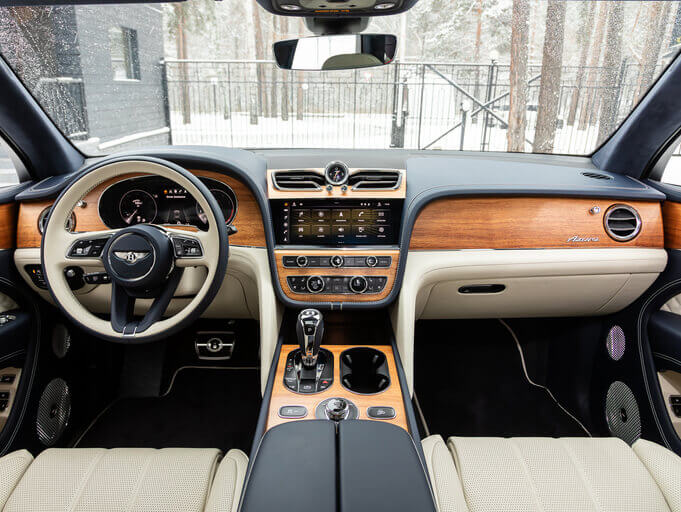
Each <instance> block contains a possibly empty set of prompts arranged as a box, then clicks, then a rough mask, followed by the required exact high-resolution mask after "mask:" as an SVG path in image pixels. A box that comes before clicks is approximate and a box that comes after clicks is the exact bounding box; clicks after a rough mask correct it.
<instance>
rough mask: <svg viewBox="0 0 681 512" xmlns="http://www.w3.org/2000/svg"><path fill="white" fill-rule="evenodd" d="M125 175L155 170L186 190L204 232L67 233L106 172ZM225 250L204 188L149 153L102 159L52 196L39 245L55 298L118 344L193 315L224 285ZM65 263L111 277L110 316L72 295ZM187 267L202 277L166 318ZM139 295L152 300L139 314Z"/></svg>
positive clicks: (167, 330)
mask: <svg viewBox="0 0 681 512" xmlns="http://www.w3.org/2000/svg"><path fill="white" fill-rule="evenodd" d="M131 173H135V174H138V173H142V174H146V175H155V176H161V177H163V178H167V179H169V180H172V181H173V182H175V183H177V185H179V186H180V187H182V188H183V189H185V190H187V192H188V193H189V194H190V195H191V196H192V197H193V198H194V199H195V200H196V201H197V202H198V204H199V206H200V207H201V208H202V209H203V211H204V212H205V215H206V218H207V220H208V230H207V231H198V230H197V231H196V232H193V231H184V230H178V229H172V228H167V227H162V226H158V225H155V224H139V225H135V226H130V227H125V228H122V229H110V230H105V231H93V232H69V231H67V229H66V225H67V221H68V220H69V218H70V217H71V213H72V212H73V210H74V208H75V207H76V206H77V205H78V203H79V202H80V201H81V200H82V199H83V197H84V196H85V195H86V194H87V193H88V192H89V191H91V190H92V189H93V188H95V187H96V186H98V185H100V184H102V183H103V182H105V181H107V180H109V179H111V178H115V177H118V176H121V175H124V174H131ZM77 228H78V226H77V225H76V229H77ZM228 252H229V241H228V233H227V226H226V224H225V218H224V216H223V214H222V211H221V209H220V206H219V205H218V202H217V201H216V200H215V198H214V197H213V195H212V194H211V193H210V192H209V190H208V188H207V187H206V186H205V185H204V184H203V183H201V181H200V180H199V179H198V178H197V177H196V176H194V175H193V174H191V173H190V172H188V171H187V170H186V169H183V168H182V167H179V166H177V165H175V164H173V163H171V162H167V161H164V160H160V159H156V158H147V157H133V158H132V159H131V158H125V159H115V160H108V161H105V162H100V163H97V164H94V165H93V166H91V167H89V168H87V169H85V170H84V171H83V172H82V173H81V174H79V175H78V176H77V177H76V178H75V179H74V180H73V181H72V182H71V183H70V184H69V185H68V186H67V187H66V188H65V189H64V190H63V191H62V193H61V194H60V195H59V197H58V198H57V199H56V201H55V202H54V205H53V206H52V209H51V211H50V214H49V216H48V218H47V222H46V225H45V230H44V234H43V239H42V244H41V260H42V265H43V275H44V277H45V281H46V282H47V286H48V289H49V291H50V294H51V295H52V297H53V298H54V301H55V302H56V303H57V304H58V305H59V307H60V308H61V309H62V311H63V312H64V313H65V314H66V315H67V316H68V317H69V318H70V319H71V320H72V321H73V322H74V323H76V324H77V325H79V326H81V327H83V328H84V329H85V330H87V331H89V332H91V333H92V334H94V335H96V336H98V337H101V338H105V339H108V340H111V341H115V342H120V343H141V342H147V341H153V340H156V339H159V338H163V337H165V336H167V335H169V334H171V333H173V332H176V331H178V330H180V329H182V328H184V327H186V326H188V325H189V324H190V323H191V322H193V321H194V320H195V319H196V318H198V316H199V315H200V314H201V313H203V311H204V310H205V309H206V308H207V307H208V305H209V304H210V303H211V301H212V300H213V298H214V297H215V294H216V293H217V291H218V290H219V288H220V286H221V285H222V282H223V279H224V276H225V271H226V269H227V258H228ZM71 266H77V267H83V268H88V269H97V271H101V272H103V271H106V273H107V274H108V275H109V277H110V281H111V315H110V320H106V319H103V318H101V317H100V316H97V315H94V314H93V313H91V312H90V311H89V310H88V309H87V308H85V307H84V306H83V305H82V304H81V302H80V301H79V300H78V299H77V298H76V296H75V295H74V294H73V292H72V291H71V288H70V286H69V284H68V280H67V278H66V275H65V272H66V269H67V267H71ZM187 267H205V268H206V269H207V277H206V279H205V281H204V282H203V284H202V285H201V286H200V288H199V290H198V292H197V293H196V295H195V296H194V297H193V298H192V299H191V300H190V301H189V303H188V304H187V305H186V306H185V307H184V308H182V309H181V310H180V311H178V312H177V313H175V314H173V315H171V316H168V317H165V318H164V313H165V310H166V308H167V307H168V304H169V303H170V300H171V299H172V298H173V294H174V293H175V291H176V289H177V287H178V285H179V283H180V280H181V278H182V273H183V271H184V269H185V268H187ZM137 299H153V302H152V304H151V306H150V307H149V309H148V310H147V311H146V313H145V314H144V315H143V316H142V317H141V318H139V317H137V318H136V317H135V316H134V306H135V301H136V300H137Z"/></svg>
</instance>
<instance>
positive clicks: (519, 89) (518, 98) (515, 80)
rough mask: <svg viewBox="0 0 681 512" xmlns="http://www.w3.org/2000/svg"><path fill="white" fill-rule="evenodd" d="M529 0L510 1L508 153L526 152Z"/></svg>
mask: <svg viewBox="0 0 681 512" xmlns="http://www.w3.org/2000/svg"><path fill="white" fill-rule="evenodd" d="M529 12H530V4H529V0H513V14H512V18H511V19H512V28H511V67H510V71H509V109H508V130H507V132H506V138H507V142H508V151H516V152H517V151H520V152H522V151H524V150H525V124H526V120H527V115H526V114H527V45H528V16H529Z"/></svg>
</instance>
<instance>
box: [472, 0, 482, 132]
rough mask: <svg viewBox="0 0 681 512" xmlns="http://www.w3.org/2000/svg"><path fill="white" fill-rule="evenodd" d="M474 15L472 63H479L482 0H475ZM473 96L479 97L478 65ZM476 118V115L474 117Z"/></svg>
mask: <svg viewBox="0 0 681 512" xmlns="http://www.w3.org/2000/svg"><path fill="white" fill-rule="evenodd" d="M475 17H476V18H477V24H476V27H475V51H474V52H473V63H474V64H480V45H481V44H482V0H477V2H476V7H475ZM474 83H475V85H474V88H473V96H475V97H476V98H478V97H480V66H477V65H476V66H475V80H474ZM475 119H476V120H477V117H476V118H475Z"/></svg>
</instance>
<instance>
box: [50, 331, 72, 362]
mask: <svg viewBox="0 0 681 512" xmlns="http://www.w3.org/2000/svg"><path fill="white" fill-rule="evenodd" d="M70 348H71V333H70V332H69V330H68V329H67V328H66V326H65V325H63V324H57V325H55V326H54V329H53V330H52V351H53V352H54V355H55V356H57V357H58V358H59V359H63V358H64V357H65V356H66V354H68V352H69V349H70Z"/></svg>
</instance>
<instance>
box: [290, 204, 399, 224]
mask: <svg viewBox="0 0 681 512" xmlns="http://www.w3.org/2000/svg"><path fill="white" fill-rule="evenodd" d="M329 221H331V222H333V223H334V224H337V223H344V222H352V223H353V224H355V223H374V224H387V223H388V222H389V221H390V210H373V209H359V208H352V209H349V208H341V209H335V208H334V209H333V210H332V209H329V208H320V209H312V210H308V209H299V208H294V209H293V212H292V215H291V222H292V224H294V225H296V224H310V223H325V222H327V223H328V222H329Z"/></svg>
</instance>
